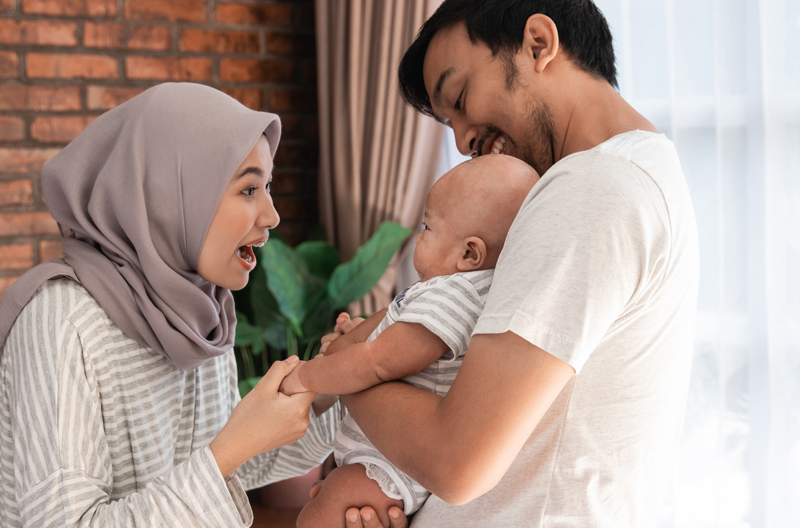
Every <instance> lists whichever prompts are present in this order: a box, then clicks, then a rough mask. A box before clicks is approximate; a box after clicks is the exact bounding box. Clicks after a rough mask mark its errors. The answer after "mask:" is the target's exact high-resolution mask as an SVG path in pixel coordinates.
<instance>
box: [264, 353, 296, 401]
mask: <svg viewBox="0 0 800 528" xmlns="http://www.w3.org/2000/svg"><path fill="white" fill-rule="evenodd" d="M299 364H300V358H298V357H297V356H289V357H288V358H286V359H284V360H283V361H276V362H275V363H273V364H272V366H271V367H270V368H269V370H268V371H267V373H266V374H264V377H263V378H261V381H259V382H258V383H259V385H261V384H264V385H265V386H266V387H265V388H266V389H267V390H268V391H269V392H278V389H279V388H280V386H281V382H282V381H283V378H285V377H286V376H288V375H289V374H290V373H291V372H292V371H293V370H294V369H295V368H297V365H299Z"/></svg>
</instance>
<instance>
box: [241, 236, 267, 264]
mask: <svg viewBox="0 0 800 528" xmlns="http://www.w3.org/2000/svg"><path fill="white" fill-rule="evenodd" d="M264 242H266V241H262V242H257V243H255V244H246V245H244V246H239V249H237V250H236V256H237V257H239V260H240V261H241V262H242V265H243V266H244V267H245V269H246V270H247V271H252V270H253V268H255V267H256V254H255V253H254V252H253V248H254V247H261V246H263V245H264Z"/></svg>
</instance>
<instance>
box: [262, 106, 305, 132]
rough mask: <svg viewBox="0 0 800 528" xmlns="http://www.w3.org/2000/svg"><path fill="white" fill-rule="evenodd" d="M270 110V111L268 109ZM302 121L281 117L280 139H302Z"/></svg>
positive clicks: (296, 118)
mask: <svg viewBox="0 0 800 528" xmlns="http://www.w3.org/2000/svg"><path fill="white" fill-rule="evenodd" d="M270 110H271V109H270ZM303 136H304V134H303V121H302V120H301V119H300V118H299V117H297V116H289V115H282V116H281V139H282V140H286V139H302V138H303Z"/></svg>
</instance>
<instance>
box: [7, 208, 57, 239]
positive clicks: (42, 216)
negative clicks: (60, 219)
mask: <svg viewBox="0 0 800 528" xmlns="http://www.w3.org/2000/svg"><path fill="white" fill-rule="evenodd" d="M57 234H59V232H58V224H56V221H55V220H54V219H53V217H52V216H50V213H48V212H47V211H40V212H35V213H0V236H32V235H57Z"/></svg>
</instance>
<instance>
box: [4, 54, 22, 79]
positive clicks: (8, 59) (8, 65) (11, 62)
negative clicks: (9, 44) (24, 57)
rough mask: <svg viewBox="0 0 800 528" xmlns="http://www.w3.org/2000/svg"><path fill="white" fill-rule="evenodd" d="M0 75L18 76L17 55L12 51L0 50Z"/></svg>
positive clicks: (6, 76) (7, 76) (13, 77)
mask: <svg viewBox="0 0 800 528" xmlns="http://www.w3.org/2000/svg"><path fill="white" fill-rule="evenodd" d="M0 77H5V78H7V79H8V78H11V79H15V78H17V77H19V56H18V55H17V54H16V53H14V52H13V51H0Z"/></svg>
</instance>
